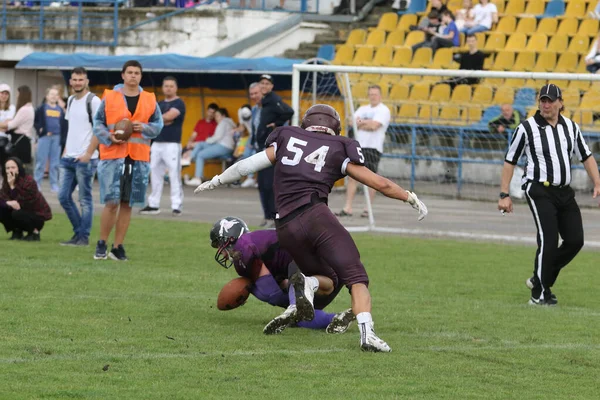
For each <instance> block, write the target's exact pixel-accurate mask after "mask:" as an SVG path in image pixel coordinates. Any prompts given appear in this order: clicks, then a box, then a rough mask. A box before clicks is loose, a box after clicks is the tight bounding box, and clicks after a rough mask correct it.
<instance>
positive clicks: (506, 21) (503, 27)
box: [494, 15, 517, 35]
mask: <svg viewBox="0 0 600 400" xmlns="http://www.w3.org/2000/svg"><path fill="white" fill-rule="evenodd" d="M515 29H517V19H516V18H515V17H513V16H512V15H509V16H506V17H502V18H500V20H499V21H498V26H497V27H496V29H495V30H494V32H500V33H504V34H507V35H510V34H512V33H514V32H515Z"/></svg>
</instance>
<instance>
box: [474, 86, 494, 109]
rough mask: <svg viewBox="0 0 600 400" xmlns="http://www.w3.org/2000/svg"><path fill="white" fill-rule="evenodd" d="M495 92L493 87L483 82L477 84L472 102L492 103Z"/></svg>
mask: <svg viewBox="0 0 600 400" xmlns="http://www.w3.org/2000/svg"><path fill="white" fill-rule="evenodd" d="M493 94H494V92H493V90H492V88H491V87H489V86H486V85H481V84H480V85H477V86H475V91H474V92H473V98H472V99H471V102H472V103H473V104H484V105H485V104H491V103H492V96H493Z"/></svg>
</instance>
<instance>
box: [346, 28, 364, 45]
mask: <svg viewBox="0 0 600 400" xmlns="http://www.w3.org/2000/svg"><path fill="white" fill-rule="evenodd" d="M366 39H367V31H365V30H364V29H352V30H351V31H350V34H349V35H348V39H346V45H348V46H355V45H357V44H363V43H364V42H365V40H366Z"/></svg>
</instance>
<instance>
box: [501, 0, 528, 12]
mask: <svg viewBox="0 0 600 400" xmlns="http://www.w3.org/2000/svg"><path fill="white" fill-rule="evenodd" d="M524 12H525V0H508V4H506V7H505V8H504V14H506V15H517V14H523V13H524Z"/></svg>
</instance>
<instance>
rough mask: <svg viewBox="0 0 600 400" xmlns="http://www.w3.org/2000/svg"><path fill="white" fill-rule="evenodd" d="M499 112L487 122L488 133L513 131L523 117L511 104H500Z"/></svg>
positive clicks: (504, 133) (502, 133)
mask: <svg viewBox="0 0 600 400" xmlns="http://www.w3.org/2000/svg"><path fill="white" fill-rule="evenodd" d="M500 111H501V114H500V115H498V116H497V117H496V118H492V119H491V120H490V122H488V127H489V128H490V133H495V134H501V135H506V134H507V131H510V132H512V131H514V130H515V129H516V128H517V126H519V124H520V123H521V121H522V120H524V119H525V117H524V116H523V115H522V114H521V113H520V112H519V110H515V109H514V108H513V106H512V105H511V104H502V107H501V108H500Z"/></svg>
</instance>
